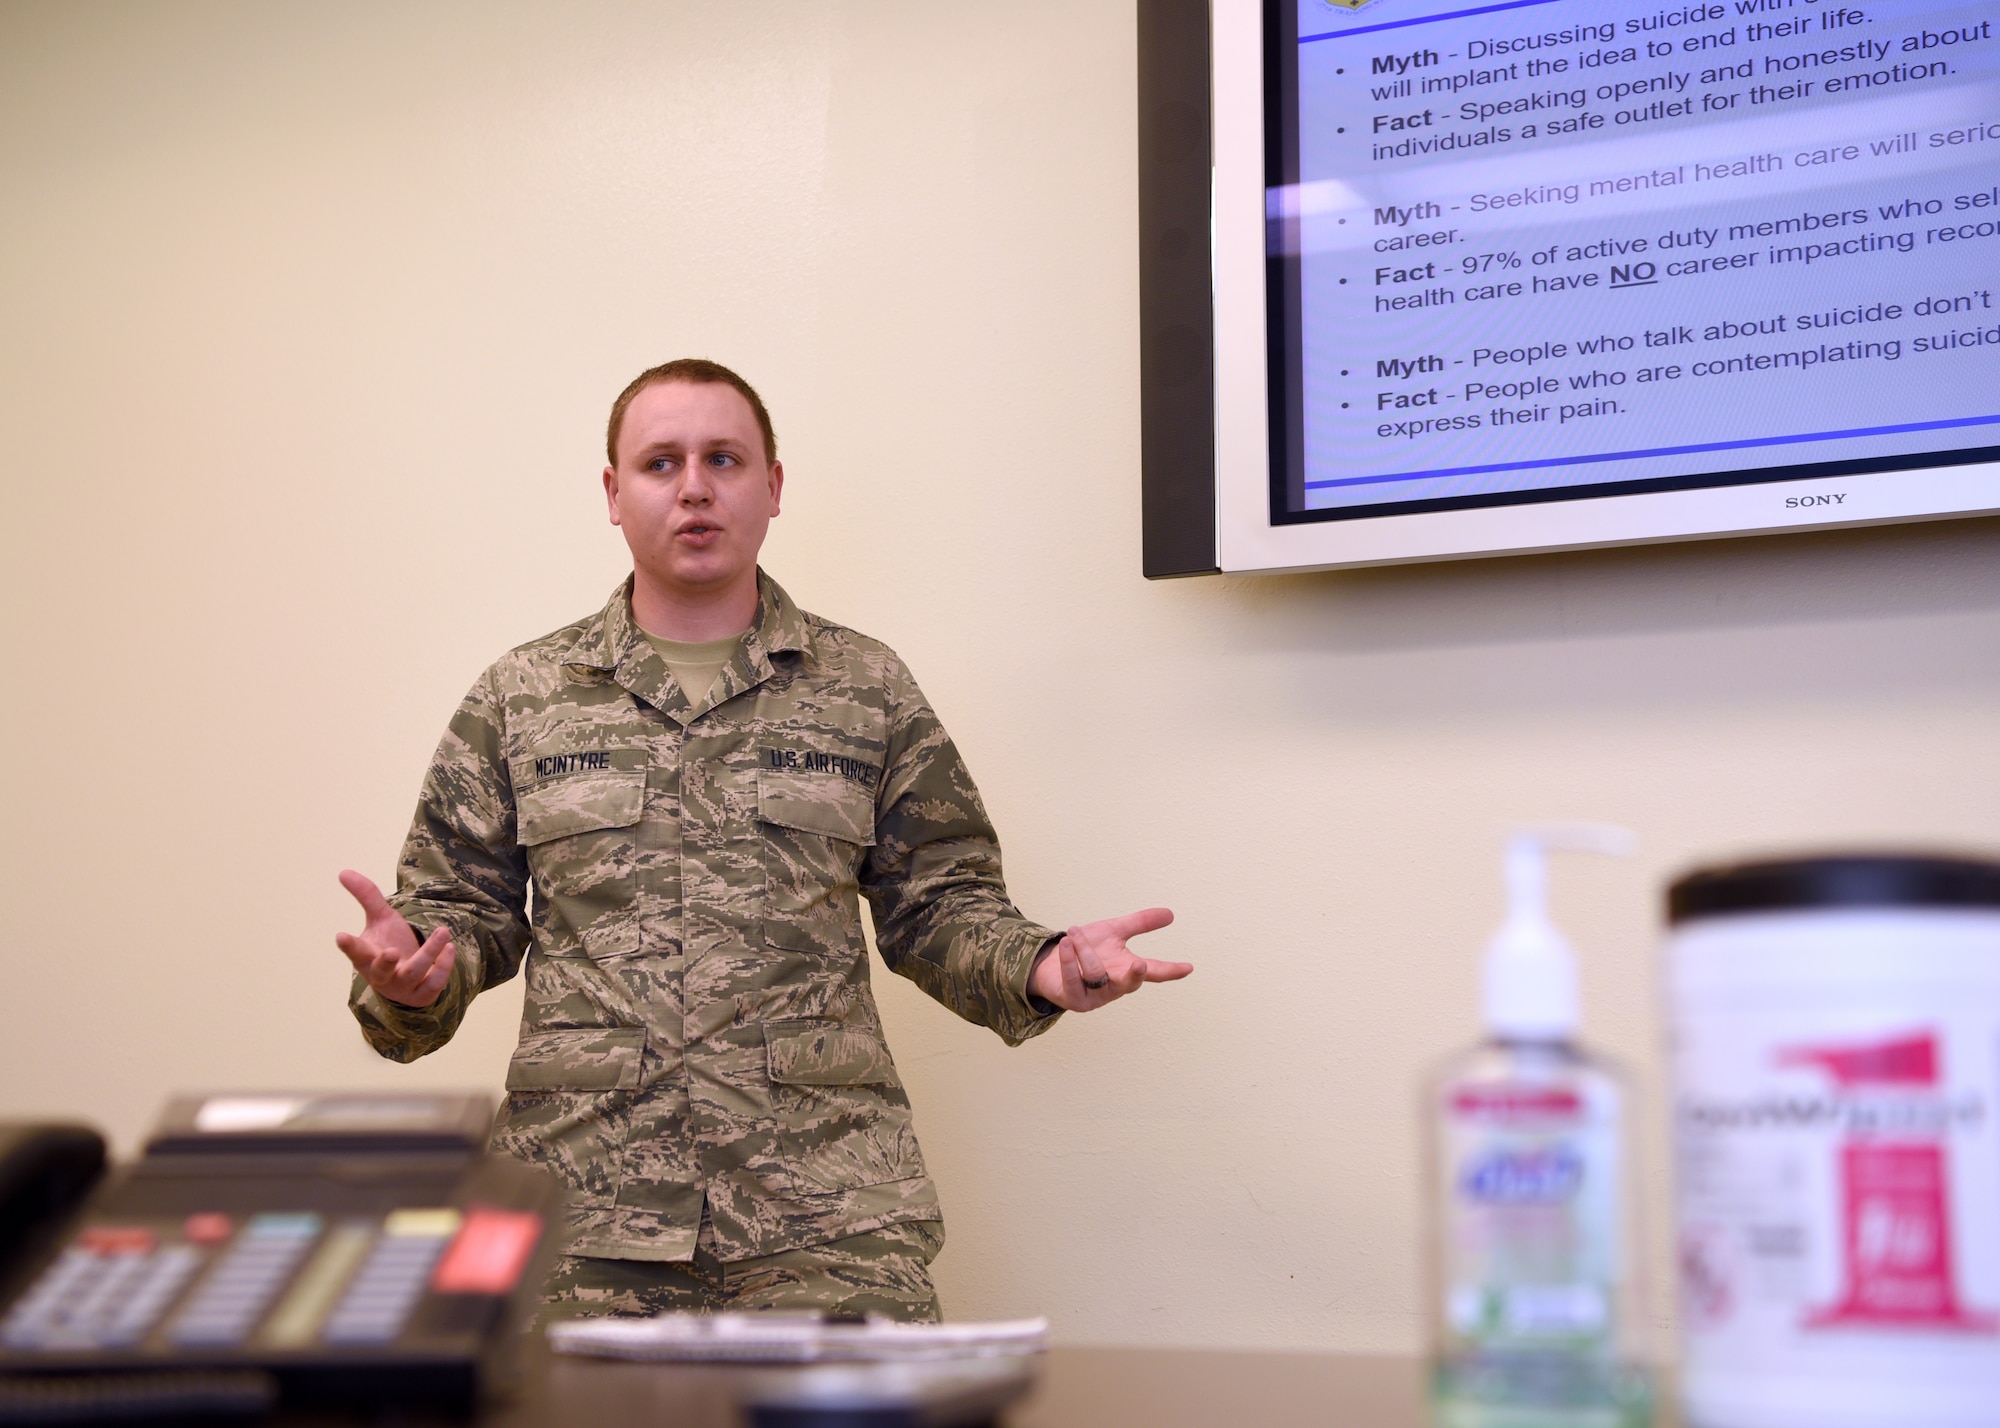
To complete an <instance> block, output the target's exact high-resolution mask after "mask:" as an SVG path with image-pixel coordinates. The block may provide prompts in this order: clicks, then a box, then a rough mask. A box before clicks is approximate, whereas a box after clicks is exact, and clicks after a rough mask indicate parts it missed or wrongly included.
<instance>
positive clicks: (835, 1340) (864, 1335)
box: [548, 1314, 1049, 1364]
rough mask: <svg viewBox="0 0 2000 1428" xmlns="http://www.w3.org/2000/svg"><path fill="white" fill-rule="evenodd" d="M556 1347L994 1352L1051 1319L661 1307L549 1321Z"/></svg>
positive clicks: (1034, 1337) (748, 1356) (732, 1353)
mask: <svg viewBox="0 0 2000 1428" xmlns="http://www.w3.org/2000/svg"><path fill="white" fill-rule="evenodd" d="M548 1339H549V1346H550V1347H551V1348H553V1349H555V1350H556V1352H558V1353H564V1354H590V1355H595V1356H597V1357H600V1358H615V1359H661V1360H674V1361H681V1362H700V1361H704V1360H706V1361H713V1362H730V1363H787V1364H807V1363H835V1362H845V1363H868V1362H889V1361H908V1360H914V1359H953V1358H991V1357H997V1356H1000V1355H1009V1354H1033V1353H1039V1352H1040V1351H1041V1350H1043V1349H1045V1348H1047V1347H1048V1341H1049V1321H1048V1320H1047V1319H1009V1320H1003V1321H995V1322H988V1323H964V1324H901V1323H897V1322H896V1321H895V1320H892V1319H872V1318H871V1319H869V1320H868V1321H867V1322H865V1323H861V1324H847V1323H829V1322H828V1321H827V1320H825V1319H822V1318H820V1317H819V1316H818V1315H809V1314H661V1315H658V1316H656V1317H654V1318H651V1319H567V1320H563V1321H561V1322H558V1323H554V1324H551V1325H549V1327H548Z"/></svg>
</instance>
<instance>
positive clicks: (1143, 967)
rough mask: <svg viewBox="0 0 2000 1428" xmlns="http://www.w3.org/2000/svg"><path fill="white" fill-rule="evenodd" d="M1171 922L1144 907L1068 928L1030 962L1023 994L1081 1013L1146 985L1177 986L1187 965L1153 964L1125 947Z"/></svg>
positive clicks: (1164, 911)
mask: <svg viewBox="0 0 2000 1428" xmlns="http://www.w3.org/2000/svg"><path fill="white" fill-rule="evenodd" d="M1173 920H1174V915H1173V914H1172V913H1171V912H1169V911H1167V909H1165V908H1164V907H1149V908H1145V909H1143V910H1142V911H1139V912H1128V913H1126V914H1125V915H1124V916H1123V917H1107V918H1105V919H1104V921H1102V922H1092V923H1088V924H1086V925H1085V926H1082V927H1072V928H1071V929H1070V930H1069V931H1068V932H1067V933H1066V934H1064V936H1063V939H1062V941H1060V942H1058V943H1057V944H1056V945H1055V947H1054V949H1053V950H1052V951H1049V952H1045V953H1043V954H1042V958H1041V960H1040V961H1038V962H1037V963H1035V970H1034V971H1033V972H1032V973H1031V974H1030V975H1029V977H1028V990H1029V991H1030V992H1032V993H1034V994H1035V995H1036V996H1038V997H1040V998H1041V999H1042V1000H1043V1001H1045V1002H1053V1003H1055V1004H1056V1005H1057V1006H1059V1007H1061V1008H1062V1009H1063V1010H1064V1011H1079V1012H1082V1011H1095V1010H1096V1009H1097V1008H1099V1007H1101V1006H1103V1005H1104V1004H1105V1003H1106V1002H1115V1001H1117V1000H1118V998H1120V997H1122V996H1124V995H1126V994H1127V993H1128V992H1136V991H1138V990H1139V988H1141V987H1143V986H1145V985H1146V983H1148V982H1178V981H1179V980H1180V979H1181V978H1182V977H1185V976H1186V975H1187V974H1188V973H1190V972H1192V971H1193V970H1194V964H1193V963H1192V962H1156V961H1154V960H1153V959H1152V958H1150V957H1141V956H1139V955H1138V954H1137V953H1135V952H1133V951H1132V949H1131V948H1130V947H1128V946H1126V945H1125V944H1126V941H1127V939H1128V938H1133V937H1137V936H1139V935H1140V934H1141V933H1144V932H1157V931H1159V929H1161V928H1162V927H1165V926H1166V925H1167V924H1168V923H1170V922H1172V921H1173Z"/></svg>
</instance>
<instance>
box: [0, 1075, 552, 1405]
mask: <svg viewBox="0 0 2000 1428" xmlns="http://www.w3.org/2000/svg"><path fill="white" fill-rule="evenodd" d="M491 1119H492V1103H491V1102H490V1100H488V1099H487V1098H485V1097H483V1096H476V1095H456V1094H435V1095H414V1096H412V1095H394V1096H385V1095H372V1094H355V1095H326V1094H302V1095H292V1096H283V1095H231V1096H200V1097H182V1098H178V1099H176V1100H174V1101H172V1102H171V1103H169V1105H168V1107H167V1109H166V1111H165V1113H164V1114H163V1116H162V1117H161V1120H160V1123H159V1126H158V1127H157V1128H156V1129H155V1131H154V1132H153V1134H152V1136H151V1137H150V1138H149V1139H148V1141H147V1143H146V1147H145V1153H144V1155H143V1156H142V1157H141V1158H140V1159H139V1160H138V1161H136V1162H134V1163H133V1164H131V1165H130V1166H127V1167H122V1168H119V1169H115V1170H113V1171H111V1172H110V1173H109V1174H108V1175H105V1176H104V1177H103V1178H102V1179H101V1180H100V1181H98V1182H97V1183H96V1185H95V1189H94V1190H92V1189H91V1182H92V1179H93V1176H94V1167H91V1166H89V1165H88V1162H89V1161H90V1154H89V1150H88V1148H87V1147H86V1146H85V1145H83V1144H82V1143H81V1142H80V1141H79V1134H80V1133H79V1132H78V1131H76V1130H75V1129H74V1128H70V1129H56V1128H24V1127H8V1128H0V1165H5V1164H7V1163H10V1162H11V1163H13V1164H15V1165H16V1166H18V1165H19V1164H20V1162H22V1161H23V1160H27V1161H29V1162H32V1163H34V1164H35V1165H38V1166H43V1167H45V1168H43V1169H41V1170H40V1171H39V1172H38V1173H37V1174H27V1175H25V1176H24V1175H23V1174H22V1173H21V1172H19V1171H18V1170H17V1171H16V1174H15V1177H14V1178H15V1179H16V1180H21V1179H24V1178H25V1179H26V1180H27V1181H28V1182H30V1183H31V1184H32V1183H34V1182H35V1181H36V1180H37V1179H38V1178H39V1180H40V1182H41V1183H43V1184H45V1185H46V1184H47V1183H48V1182H49V1181H51V1180H52V1179H54V1178H56V1170H55V1169H52V1168H46V1167H62V1168H64V1174H65V1178H64V1184H65V1185H66V1186H67V1187H68V1193H69V1195H70V1198H71V1203H70V1204H69V1205H68V1206H67V1207H66V1208H67V1209H68V1211H69V1213H68V1214H67V1215H55V1214H51V1213H49V1209H48V1207H47V1206H46V1205H45V1206H43V1207H42V1211H43V1216H44V1218H45V1219H47V1220H49V1221H51V1222H52V1224H51V1225H45V1226H43V1227H41V1228H39V1229H38V1228H36V1227H35V1226H33V1225H24V1226H23V1227H22V1228H21V1229H20V1231H19V1234H18V1235H17V1239H18V1240H19V1241H20V1243H18V1244H17V1245H16V1246H15V1247H14V1248H13V1250H12V1251H11V1254H12V1259H11V1262H9V1263H0V1423H5V1422H8V1421H10V1419H11V1420H12V1421H25V1418H24V1417H23V1413H26V1414H27V1416H30V1417H31V1416H33V1413H32V1412H29V1411H28V1410H25V1409H23V1408H22V1405H23V1404H24V1403H25V1404H29V1405H30V1407H32V1402H33V1401H37V1400H40V1401H44V1402H43V1406H44V1408H49V1407H52V1406H53V1405H54V1404H56V1403H59V1402H69V1401H71V1400H77V1406H78V1407H79V1409H81V1408H83V1407H87V1406H88V1405H89V1404H91V1403H98V1404H99V1405H100V1406H101V1407H102V1408H103V1409H104V1410H105V1411H107V1412H116V1413H119V1414H120V1415H124V1414H129V1413H133V1412H136V1411H144V1409H145V1408H146V1407H147V1404H148V1402H151V1400H149V1399H148V1397H147V1395H148V1394H151V1395H152V1396H153V1398H154V1399H159V1402H157V1403H155V1404H154V1405H153V1406H154V1407H155V1408H157V1409H158V1410H159V1411H165V1412H180V1413H184V1414H185V1413H190V1412H210V1411H223V1410H226V1409H228V1408H230V1407H237V1408H241V1409H246V1410H247V1409H251V1408H255V1407H259V1406H261V1407H269V1406H273V1405H274V1404H276V1403H278V1402H280V1401H282V1402H284V1403H287V1404H295V1403H308V1402H309V1403H337V1404H346V1405H356V1406H368V1405H378V1406H379V1405H395V1406H413V1405H414V1406H422V1407H428V1408H437V1409H444V1410H448V1411H463V1410H465V1409H467V1408H469V1407H470V1406H471V1405H472V1403H473V1402H474V1401H475V1399H476V1398H477V1396H478V1394H479V1391H480V1389H481V1387H482V1385H483V1384H485V1383H487V1382H488V1381H490V1380H491V1379H492V1378H493V1377H494V1375H495V1374H496V1373H498V1372H501V1371H504V1369H505V1368H506V1367H507V1360H508V1359H510V1358H511V1357H512V1355H511V1353H510V1349H511V1348H512V1346H513V1345H514V1343H515V1342H516V1340H517V1337H518V1334H519V1330H520V1328H521V1325H522V1324H523V1322H524V1321H525V1318H526V1316H527V1314H528V1313H529V1312H530V1311H531V1310H532V1308H533V1305H534V1303H535V1300H536V1297H537V1295H538V1293H539V1290H540V1286H541V1280H542V1277H543V1275H544V1274H545V1272H546V1270H547V1265H548V1262H549V1260H550V1259H551V1258H552V1256H553V1254H554V1250H555V1244H554V1234H555V1227H556V1225H557V1223H558V1221H559V1219H560V1210H561V1195H562V1191H561V1187H560V1185H559V1184H558V1183H557V1182H556V1180H555V1179H554V1177H552V1176H550V1175H548V1174H547V1173H546V1172H544V1171H541V1170H537V1169H535V1168H534V1167H531V1166H528V1165H524V1164H522V1163H520V1162H518V1161H515V1160H511V1159H507V1158H504V1157H497V1156H488V1155H486V1154H485V1141H486V1133H487V1129H488V1126H489V1123H490V1121H491ZM83 1134H87V1133H83ZM101 1155H102V1152H101V1143H100V1146H99V1149H98V1158H99V1160H100V1161H101ZM6 1184H7V1177H6V1175H5V1174H4V1173H0V1187H4V1186H5V1185H6ZM86 1192H88V1193H86ZM43 1198H44V1199H45V1200H46V1199H47V1198H49V1197H48V1196H46V1195H45V1196H44V1197H43ZM161 1395H164V1398H161V1397H160V1396H161ZM176 1395H178V1396H176ZM190 1395H192V1397H190ZM135 1397H136V1399H137V1400H138V1401H136V1402H133V1401H130V1400H133V1399H134V1398H135ZM10 1404H11V1405H12V1406H13V1407H12V1409H11V1410H10V1407H9V1405H10ZM45 1421H46V1420H45Z"/></svg>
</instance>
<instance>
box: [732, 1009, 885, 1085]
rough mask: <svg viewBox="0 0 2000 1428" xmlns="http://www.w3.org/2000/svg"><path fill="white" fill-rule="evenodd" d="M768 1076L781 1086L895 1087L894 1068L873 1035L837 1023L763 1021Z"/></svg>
mask: <svg viewBox="0 0 2000 1428" xmlns="http://www.w3.org/2000/svg"><path fill="white" fill-rule="evenodd" d="M764 1047H765V1051H766V1053H767V1055H768V1057H769V1061H770V1075H771V1079H772V1080H773V1081H774V1082H777V1083H778V1084H779V1085H783V1086H870V1085H896V1084H898V1082H897V1079H896V1066H895V1063H894V1062H893V1061H891V1060H890V1059H889V1048H888V1047H887V1046H884V1045H883V1044H882V1038H881V1036H880V1034H879V1033H875V1032H867V1031H856V1030H854V1029H853V1028H851V1027H845V1026H842V1025H840V1024H839V1023H837V1022H827V1021H771V1022H766V1023H765V1024H764Z"/></svg>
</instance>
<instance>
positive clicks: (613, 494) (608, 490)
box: [604, 466, 620, 526]
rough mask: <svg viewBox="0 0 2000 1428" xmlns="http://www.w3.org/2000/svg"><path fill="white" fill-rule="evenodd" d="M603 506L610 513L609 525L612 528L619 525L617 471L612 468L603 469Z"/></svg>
mask: <svg viewBox="0 0 2000 1428" xmlns="http://www.w3.org/2000/svg"><path fill="white" fill-rule="evenodd" d="M604 504H605V506H606V508H607V509H608V510H609V511H610V512H611V524H612V525H614V526H615V525H618V524H620V522H619V520H618V469H617V468H616V467H614V466H607V467H605V468H604Z"/></svg>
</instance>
